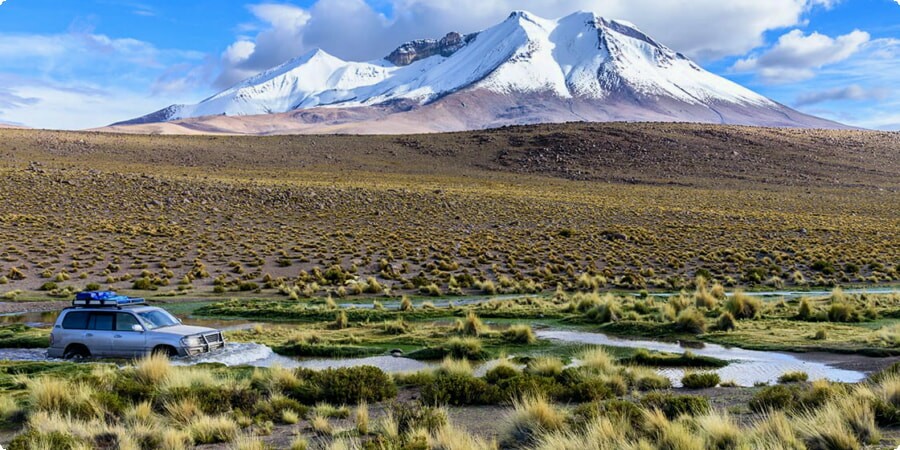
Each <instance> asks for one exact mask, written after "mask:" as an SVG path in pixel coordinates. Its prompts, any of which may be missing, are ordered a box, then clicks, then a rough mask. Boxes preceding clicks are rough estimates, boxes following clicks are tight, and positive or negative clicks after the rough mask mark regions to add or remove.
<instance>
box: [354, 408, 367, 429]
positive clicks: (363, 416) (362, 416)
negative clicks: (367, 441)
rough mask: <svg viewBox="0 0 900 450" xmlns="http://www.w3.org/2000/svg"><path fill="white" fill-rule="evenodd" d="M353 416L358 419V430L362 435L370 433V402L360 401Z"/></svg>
mask: <svg viewBox="0 0 900 450" xmlns="http://www.w3.org/2000/svg"><path fill="white" fill-rule="evenodd" d="M353 418H354V420H355V421H356V431H357V432H358V433H359V434H361V435H366V434H369V404H368V403H366V402H360V403H359V404H358V405H356V411H355V413H354V415H353Z"/></svg>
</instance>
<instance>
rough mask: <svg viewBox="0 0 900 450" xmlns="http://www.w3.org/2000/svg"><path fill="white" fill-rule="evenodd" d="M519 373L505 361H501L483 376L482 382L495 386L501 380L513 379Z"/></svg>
mask: <svg viewBox="0 0 900 450" xmlns="http://www.w3.org/2000/svg"><path fill="white" fill-rule="evenodd" d="M519 373H520V372H519V371H518V370H516V368H515V367H514V366H513V365H512V364H510V363H509V362H508V361H507V360H503V361H501V362H500V363H499V364H497V365H496V366H494V367H493V368H491V370H488V371H487V373H485V374H484V380H485V381H487V382H488V383H490V384H494V385H495V384H497V383H498V382H500V381H501V380H508V379H510V378H515V377H517V376H519Z"/></svg>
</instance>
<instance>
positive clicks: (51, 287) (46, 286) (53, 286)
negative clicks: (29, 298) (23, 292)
mask: <svg viewBox="0 0 900 450" xmlns="http://www.w3.org/2000/svg"><path fill="white" fill-rule="evenodd" d="M56 289H59V286H57V285H56V283H54V282H52V281H48V282H46V283H44V284H42V285H41V287H40V288H39V289H38V290H41V291H54V290H56Z"/></svg>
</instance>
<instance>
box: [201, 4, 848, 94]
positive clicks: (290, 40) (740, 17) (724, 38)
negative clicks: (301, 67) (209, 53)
mask: <svg viewBox="0 0 900 450" xmlns="http://www.w3.org/2000/svg"><path fill="white" fill-rule="evenodd" d="M837 1H838V0H729V1H726V2H723V1H721V0H692V1H691V4H690V7H685V5H684V3H683V2H673V1H671V0H488V1H485V0H382V1H381V3H388V4H389V6H390V7H391V8H390V9H391V11H392V12H391V13H390V15H389V16H385V15H384V14H381V13H378V12H377V11H375V10H374V9H373V8H372V7H371V6H370V5H369V4H368V3H367V2H366V1H364V0H317V1H316V2H315V3H314V4H313V5H312V6H311V7H309V8H300V7H297V6H293V5H285V4H261V5H253V6H251V7H250V8H251V12H252V13H253V14H254V16H255V17H256V18H257V21H258V22H259V23H257V24H252V25H249V24H245V25H244V26H243V27H242V30H244V31H251V30H254V29H260V30H262V31H260V32H259V33H258V34H257V35H256V36H252V37H249V38H248V37H241V38H239V39H238V40H237V42H236V43H235V44H233V45H232V47H229V49H228V50H226V51H225V52H224V54H223V55H222V62H221V64H222V68H221V75H220V76H219V78H218V79H217V81H216V87H219V88H222V87H226V86H227V85H230V84H232V83H234V82H237V81H239V80H240V79H242V78H245V77H246V76H247V75H248V74H253V73H256V72H259V71H261V70H265V69H267V68H270V67H272V66H274V65H277V64H280V63H282V62H284V61H286V60H288V59H290V58H291V57H296V56H300V55H301V54H303V53H306V52H307V51H310V50H312V49H314V48H322V49H324V50H325V51H328V52H329V53H332V54H334V55H336V56H338V57H341V58H345V59H351V60H367V59H374V58H378V57H381V56H384V55H387V54H388V53H389V52H390V51H391V50H393V49H394V48H396V47H397V46H398V45H400V44H402V43H403V42H405V41H409V40H412V39H420V38H429V37H430V38H439V37H441V36H443V35H444V34H446V33H447V32H450V31H459V32H474V31H480V30H482V29H484V28H487V27H489V26H492V25H495V24H497V23H499V22H500V21H502V20H503V19H504V18H506V16H508V15H509V13H510V11H513V10H519V9H524V10H528V11H531V12H533V13H535V14H538V15H541V16H544V17H547V18H557V17H561V16H564V15H568V14H570V13H573V12H576V11H580V10H584V11H593V12H596V13H597V14H599V15H601V16H603V17H607V18H617V19H625V20H628V21H631V22H634V23H635V24H637V25H638V26H639V27H640V28H641V29H643V30H644V31H645V32H647V33H648V34H650V35H651V36H654V37H655V38H656V39H658V40H659V41H660V42H662V43H664V44H666V45H668V46H670V47H672V48H674V49H675V50H677V51H680V52H682V53H685V54H687V55H688V56H691V57H694V58H697V59H700V60H709V59H718V58H721V57H724V56H728V55H742V54H745V53H746V52H748V51H750V50H751V49H753V48H756V47H758V46H760V45H762V44H763V43H764V40H763V37H764V33H765V32H767V31H770V30H773V29H779V28H785V27H790V26H795V25H798V24H799V23H801V21H802V19H803V14H804V13H805V12H807V11H809V10H810V9H811V8H814V7H825V8H828V7H831V6H832V5H833V4H835V3H837ZM242 42H247V44H242ZM249 43H253V44H254V47H253V50H252V52H250V53H249V54H247V52H246V50H248V49H250V46H249V45H248V44H249ZM237 44H240V45H242V47H241V48H240V49H239V50H242V52H241V53H240V54H241V55H243V56H245V57H244V58H241V59H238V60H235V58H233V56H234V52H235V51H236V50H238V49H234V48H233V47H234V45H237Z"/></svg>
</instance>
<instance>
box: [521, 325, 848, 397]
mask: <svg viewBox="0 0 900 450" xmlns="http://www.w3.org/2000/svg"><path fill="white" fill-rule="evenodd" d="M535 334H536V335H537V336H538V337H539V338H541V339H552V340H557V341H561V342H568V343H579V344H590V345H607V346H611V347H628V348H645V349H648V350H655V351H659V352H670V353H683V352H685V351H687V350H690V351H691V352H693V353H694V354H696V355H701V356H711V357H713V358H719V359H724V360H727V361H730V362H731V364H729V365H728V366H726V367H723V368H721V369H716V370H715V371H716V372H717V373H718V374H719V377H721V378H722V381H734V382H735V383H737V384H738V385H740V386H753V385H754V384H755V383H773V382H776V381H777V380H778V377H779V376H780V375H781V374H783V373H785V372H790V371H803V372H806V373H807V374H808V375H809V378H810V380H818V379H827V380H831V381H840V382H846V383H853V382H857V381H860V380H862V379H863V378H865V377H866V375H865V374H864V373H862V372H859V371H855V370H844V369H839V368H836V367H832V366H830V365H828V364H825V363H821V362H815V361H809V360H803V359H800V358H798V357H797V356H794V355H792V354H789V353H780V352H764V351H756V350H744V349H741V348H736V347H732V348H727V347H723V346H721V345H716V344H705V345H703V346H702V347H699V348H698V347H696V346H695V345H693V344H692V345H691V347H690V348H686V347H682V346H680V345H678V344H671V343H665V342H657V341H647V340H630V339H618V338H614V337H610V336H607V335H605V334H602V333H589V332H583V331H562V330H539V331H536V332H535ZM659 372H660V373H662V374H663V375H666V376H667V377H669V378H670V379H671V380H672V382H673V384H675V385H676V386H680V383H681V377H682V376H683V375H684V370H683V369H675V368H663V369H660V370H659Z"/></svg>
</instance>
